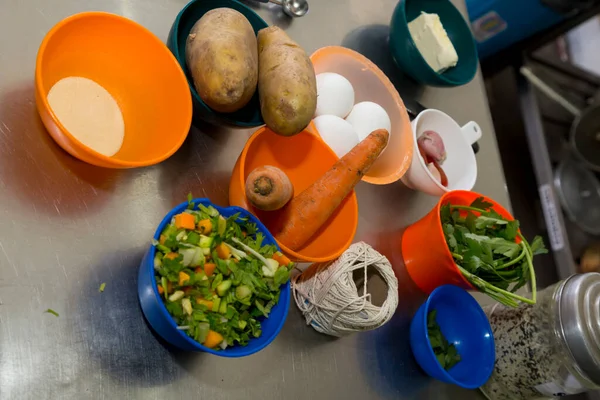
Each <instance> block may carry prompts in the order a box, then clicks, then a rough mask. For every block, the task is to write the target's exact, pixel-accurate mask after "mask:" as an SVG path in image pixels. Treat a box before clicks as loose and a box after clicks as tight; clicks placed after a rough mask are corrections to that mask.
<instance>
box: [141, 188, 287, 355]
mask: <svg viewBox="0 0 600 400" xmlns="http://www.w3.org/2000/svg"><path fill="white" fill-rule="evenodd" d="M192 203H193V204H194V205H197V204H198V203H202V204H204V205H207V204H208V205H212V206H213V207H214V208H216V209H217V211H219V213H221V211H222V210H231V211H234V212H239V213H240V214H241V215H242V216H244V217H248V218H250V220H252V222H253V223H256V227H257V228H258V231H259V232H261V233H262V234H263V235H265V237H266V238H268V239H269V240H271V241H272V243H273V244H275V246H277V249H278V250H281V249H280V248H279V246H278V245H277V241H276V240H275V238H274V237H273V235H271V232H269V231H268V229H267V228H266V227H265V226H264V225H263V224H262V223H261V222H260V221H259V220H258V218H256V217H255V216H254V215H252V214H251V213H250V212H249V211H247V210H245V209H243V208H241V207H237V206H229V207H220V206H217V205H216V204H213V203H212V202H211V201H210V200H209V199H208V198H204V197H203V198H195V199H193V200H192ZM187 206H188V202H187V201H186V202H183V203H181V204H179V205H178V206H176V207H174V208H173V209H171V211H169V212H168V213H167V215H166V216H165V217H164V218H163V220H162V221H161V222H160V224H159V225H158V228H157V229H156V233H155V234H154V236H153V237H154V240H158V238H159V237H160V233H161V232H162V231H163V229H164V227H165V226H166V225H167V223H169V222H171V219H172V218H173V215H175V213H177V212H180V211H183V210H185V209H187ZM155 254H156V247H155V246H153V245H151V246H150V254H149V257H148V260H149V262H147V263H146V266H145V268H146V272H147V273H150V274H151V275H152V276H153V277H154V266H153V263H152V262H151V261H153V260H154V255H155ZM284 290H285V291H288V293H289V291H290V281H288V283H287V284H286V285H285V287H284V288H283V289H281V291H282V292H283V291H284ZM152 291H153V292H154V295H155V296H156V297H157V298H158V300H159V301H158V302H159V304H160V306H159V310H160V313H161V314H162V315H163V316H164V317H167V318H166V319H167V320H168V321H169V326H170V327H171V328H173V329H174V330H176V331H177V333H178V334H179V335H180V336H181V337H182V338H184V340H186V341H187V342H188V343H189V344H191V345H192V346H194V347H195V348H196V349H197V350H199V351H203V352H206V353H210V354H214V355H217V356H221V357H229V358H237V357H245V356H249V355H251V354H254V353H257V352H259V351H260V350H262V349H264V348H265V347H267V346H268V345H269V344H271V342H272V341H273V340H275V338H276V337H277V335H279V332H280V331H281V329H282V328H283V325H284V323H285V320H286V319H287V315H288V311H289V309H290V302H289V301H288V302H287V303H286V304H284V305H283V306H284V307H285V310H284V313H283V318H281V321H280V322H279V325H277V328H276V329H275V330H274V331H273V333H272V334H271V335H270V337H269V338H267V340H266V341H265V342H264V344H263V345H262V346H258V347H256V348H254V349H252V350H248V352H242V354H236V355H230V354H227V349H225V350H213V349H211V348H209V347H206V346H204V345H202V344H200V343H198V342H197V341H195V340H194V339H192V338H191V337H189V336H188V335H186V334H185V333H184V332H182V331H180V330H179V329H177V324H176V323H175V320H174V319H173V317H172V316H171V314H169V311H168V310H167V307H165V303H164V302H163V301H162V299H161V297H160V294H159V293H158V286H157V285H156V279H152ZM280 305H281V303H277V305H276V306H275V307H279V306H280ZM263 334H264V332H263ZM241 347H242V346H241ZM242 348H245V347H242Z"/></svg>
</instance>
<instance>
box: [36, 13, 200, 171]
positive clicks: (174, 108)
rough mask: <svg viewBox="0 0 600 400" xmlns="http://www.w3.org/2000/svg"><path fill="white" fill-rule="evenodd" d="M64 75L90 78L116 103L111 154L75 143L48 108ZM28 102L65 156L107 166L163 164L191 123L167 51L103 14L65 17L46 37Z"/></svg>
mask: <svg viewBox="0 0 600 400" xmlns="http://www.w3.org/2000/svg"><path fill="white" fill-rule="evenodd" d="M69 76H80V77H84V78H89V79H92V80H93V81H95V82H97V83H98V84H100V85H101V86H102V87H104V88H105V89H106V90H107V91H108V92H109V93H110V94H111V95H112V96H113V98H115V100H116V101H117V103H118V104H119V108H120V109H121V112H122V114H123V118H124V120H125V139H124V142H123V146H122V147H121V149H120V150H119V152H118V153H117V154H115V155H114V156H112V157H107V156H105V155H103V154H100V153H98V152H97V151H95V150H93V149H91V148H89V147H87V146H85V145H84V144H82V143H81V142H80V141H79V140H77V139H76V138H75V137H74V136H73V135H72V134H71V133H70V132H69V131H68V130H67V129H66V128H65V127H64V126H63V125H62V124H61V123H60V121H59V120H58V118H57V117H56V115H55V114H54V113H53V111H52V109H51V108H50V105H49V103H48V99H47V94H48V92H49V90H50V88H51V87H52V86H53V85H54V84H55V83H56V82H57V81H59V80H60V79H62V78H65V77H69ZM35 97H36V106H37V109H38V112H39V114H40V117H41V119H42V122H43V123H44V125H45V126H46V129H47V130H48V132H49V133H50V135H51V136H52V138H53V139H54V140H55V141H56V142H57V143H58V144H59V145H60V146H61V147H62V148H63V149H64V150H66V151H67V152H69V153H70V154H71V155H73V156H74V157H77V158H79V159H81V160H82V161H85V162H87V163H90V164H93V165H97V166H101V167H107V168H133V167H142V166H148V165H153V164H157V163H159V162H161V161H163V160H165V159H167V158H168V157H170V156H171V155H172V154H173V153H175V152H176V151H177V150H178V149H179V148H180V147H181V145H182V144H183V142H184V141H185V139H186V137H187V134H188V132H189V128H190V126H191V121H192V101H191V94H190V92H189V88H188V84H187V80H186V78H185V74H184V73H183V71H182V70H181V68H180V66H179V64H178V63H177V60H176V59H175V57H173V55H172V54H171V52H170V51H169V49H168V48H167V47H166V46H165V45H164V43H162V41H161V40H160V39H159V38H158V37H156V36H155V35H154V34H153V33H152V32H150V31H149V30H148V29H146V28H144V27H143V26H142V25H140V24H138V23H136V22H134V21H132V20H129V19H127V18H125V17H121V16H119V15H115V14H110V13H105V12H96V11H94V12H83V13H79V14H75V15H72V16H70V17H67V18H65V19H63V20H62V21H60V22H59V23H57V24H56V25H55V26H54V27H52V29H51V30H50V31H49V32H48V33H47V34H46V36H45V37H44V39H43V41H42V43H41V45H40V47H39V50H38V54H37V59H36V70H35Z"/></svg>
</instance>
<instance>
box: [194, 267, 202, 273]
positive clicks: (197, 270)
mask: <svg viewBox="0 0 600 400" xmlns="http://www.w3.org/2000/svg"><path fill="white" fill-rule="evenodd" d="M200 272H203V271H202V267H196V269H195V270H194V273H196V274H199V273H200Z"/></svg>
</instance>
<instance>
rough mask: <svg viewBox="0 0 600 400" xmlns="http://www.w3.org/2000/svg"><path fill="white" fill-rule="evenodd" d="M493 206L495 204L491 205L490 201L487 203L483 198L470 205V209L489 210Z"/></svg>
mask: <svg viewBox="0 0 600 400" xmlns="http://www.w3.org/2000/svg"><path fill="white" fill-rule="evenodd" d="M493 206H494V204H492V203H490V202H489V201H486V200H485V198H484V197H483V196H482V197H478V198H476V199H475V200H474V201H473V202H472V203H471V205H470V207H473V208H479V209H480V210H488V209H490V208H492V207H493Z"/></svg>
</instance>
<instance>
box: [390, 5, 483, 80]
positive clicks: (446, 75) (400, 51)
mask: <svg viewBox="0 0 600 400" xmlns="http://www.w3.org/2000/svg"><path fill="white" fill-rule="evenodd" d="M421 12H426V13H430V14H437V15H439V16H440V21H441V22H442V25H443V26H444V29H445V30H446V32H447V33H448V37H449V38H450V41H451V42H452V44H453V45H454V48H455V49H456V53H457V54H458V64H457V65H456V66H454V67H452V68H449V69H447V70H446V71H444V72H442V73H437V72H436V71H434V70H433V69H432V68H431V67H430V66H429V64H427V62H426V61H425V59H424V58H423V56H422V55H421V53H420V52H419V50H418V49H417V46H416V44H415V42H414V40H413V38H412V36H411V35H410V31H409V30H408V23H409V22H411V21H413V20H414V19H416V18H417V17H418V16H419V15H420V14H421ZM390 51H391V53H392V57H393V58H394V61H395V62H396V64H397V65H398V67H399V68H400V69H401V70H402V72H404V73H406V74H407V75H409V76H410V77H411V78H413V79H414V80H416V81H417V82H419V83H422V84H425V85H431V86H446V87H450V86H460V85H464V84H466V83H469V82H470V81H471V80H472V79H473V77H474V76H475V73H476V72H477V66H478V64H479V59H478V57H477V48H476V46H475V40H474V39H473V35H472V34H471V29H470V27H469V24H468V23H467V22H466V21H465V20H464V18H463V16H462V14H461V13H460V11H458V10H457V9H456V7H454V5H453V4H452V3H451V2H450V1H449V0H400V2H399V3H398V5H397V6H396V9H395V10H394V14H393V16H392V22H391V24H390Z"/></svg>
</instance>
